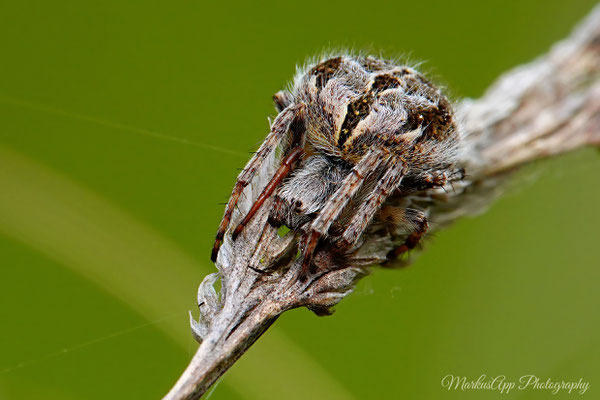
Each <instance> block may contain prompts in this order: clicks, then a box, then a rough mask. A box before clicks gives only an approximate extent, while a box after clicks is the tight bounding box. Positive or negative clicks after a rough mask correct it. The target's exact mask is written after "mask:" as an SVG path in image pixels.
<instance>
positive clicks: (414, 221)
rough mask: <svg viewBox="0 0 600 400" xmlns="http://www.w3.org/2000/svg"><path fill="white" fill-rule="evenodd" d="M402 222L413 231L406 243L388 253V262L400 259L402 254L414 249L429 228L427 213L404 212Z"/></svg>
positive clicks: (409, 209) (406, 210)
mask: <svg viewBox="0 0 600 400" xmlns="http://www.w3.org/2000/svg"><path fill="white" fill-rule="evenodd" d="M400 220H401V223H402V224H404V225H408V226H411V227H412V229H413V231H412V232H411V233H410V235H408V237H407V238H406V239H405V240H404V243H402V244H401V245H400V246H398V247H396V248H394V249H392V250H391V251H390V252H389V253H388V260H393V259H395V258H398V257H399V256H400V255H401V254H403V253H406V252H407V251H409V250H412V249H414V248H415V247H416V246H417V244H419V241H420V240H421V238H422V237H423V236H424V235H425V233H426V232H427V229H428V228H429V223H428V222H427V217H426V216H425V213H423V212H422V211H419V210H414V209H412V208H408V209H405V210H403V211H402V214H401V216H400Z"/></svg>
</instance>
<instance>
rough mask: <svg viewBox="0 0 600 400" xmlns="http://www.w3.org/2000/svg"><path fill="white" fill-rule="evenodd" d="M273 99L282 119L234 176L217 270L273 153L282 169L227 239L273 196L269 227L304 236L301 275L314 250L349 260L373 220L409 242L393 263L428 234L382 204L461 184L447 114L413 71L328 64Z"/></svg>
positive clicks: (369, 61) (370, 63) (410, 216)
mask: <svg viewBox="0 0 600 400" xmlns="http://www.w3.org/2000/svg"><path fill="white" fill-rule="evenodd" d="M274 100H275V106H276V108H277V110H278V111H279V114H278V116H277V118H276V119H275V120H274V122H273V124H272V126H271V132H270V133H269V135H268V136H267V137H266V139H265V141H264V142H263V144H262V145H261V146H260V149H259V150H258V152H257V153H256V154H255V155H254V157H253V158H252V159H251V160H250V162H249V163H248V164H247V165H246V168H245V169H244V170H243V171H242V172H241V174H240V175H239V177H238V180H237V182H236V184H235V187H234V189H233V193H232V194H231V198H230V200H229V203H228V204H227V207H226V209H225V215H224V216H223V220H222V221H221V224H220V226H219V230H218V232H217V236H216V241H215V244H214V247H213V252H212V260H213V261H215V260H216V257H217V254H218V251H219V246H220V244H221V242H222V240H223V237H224V235H225V232H226V231H227V228H228V227H229V225H230V219H231V216H232V213H233V210H234V207H235V206H236V204H237V202H238V199H239V197H240V195H241V193H242V191H243V190H244V187H246V186H247V185H248V184H249V183H250V181H251V180H252V178H253V177H254V175H255V174H256V171H257V170H258V169H259V167H260V166H261V164H262V163H263V162H264V161H265V159H266V158H267V156H269V154H270V153H271V152H273V151H275V149H276V148H277V147H279V148H280V150H281V161H280V165H279V168H278V169H277V171H276V172H275V174H274V176H273V177H272V178H271V180H270V182H269V183H268V184H267V186H266V187H265V188H264V189H263V192H262V193H261V195H260V196H259V198H258V199H257V201H256V202H255V203H254V204H253V206H252V208H251V209H250V211H249V212H248V214H247V215H246V216H245V217H244V218H243V220H242V221H241V222H240V224H239V225H238V226H237V227H236V228H235V229H234V230H233V235H232V236H233V239H235V238H236V237H237V236H238V235H239V234H240V233H241V232H242V230H243V229H244V226H245V225H246V224H247V223H248V221H249V220H250V219H251V218H252V216H253V215H254V214H255V213H256V211H258V209H259V208H260V207H261V205H262V204H263V202H264V201H265V200H266V199H267V198H269V197H271V196H272V195H274V200H273V208H272V210H271V211H270V214H269V222H270V223H271V224H273V225H275V226H281V225H286V226H287V227H288V228H290V229H291V230H293V231H295V232H297V233H299V234H302V238H303V239H302V240H301V243H300V245H301V251H302V257H303V259H302V271H303V274H304V275H305V276H306V275H307V274H308V273H309V272H310V267H311V263H312V260H313V254H314V252H315V249H316V248H317V246H318V245H319V243H321V242H322V241H329V242H330V243H332V244H335V246H336V248H339V249H342V250H346V251H349V250H350V249H352V248H354V247H355V246H356V245H357V244H358V243H359V241H360V238H361V235H362V234H363V232H365V230H366V229H367V228H368V227H369V226H370V225H371V224H373V223H374V222H375V220H377V221H378V222H381V223H383V224H385V225H386V226H388V227H389V226H391V227H392V228H393V229H392V231H393V230H394V229H395V230H400V231H404V233H405V235H404V236H403V238H404V240H403V242H401V243H400V244H399V245H398V247H396V248H395V249H394V250H392V251H391V252H390V254H389V257H390V258H393V257H397V256H399V255H400V254H402V253H404V252H406V251H408V250H410V249H412V248H414V247H415V246H416V245H417V244H418V242H419V240H420V239H421V238H422V237H423V235H424V234H425V232H426V231H427V228H428V222H427V218H426V215H425V213H424V212H423V211H421V210H417V209H413V208H402V207H399V206H397V204H398V202H397V201H396V202H394V203H393V204H396V205H393V204H392V202H390V201H388V199H390V198H391V196H392V195H393V197H394V198H395V199H398V198H400V199H401V198H402V197H408V196H409V195H411V194H413V193H415V192H418V191H422V190H427V189H432V188H436V187H443V186H444V185H446V183H448V182H451V181H453V180H460V179H462V176H463V174H462V171H461V170H460V169H459V168H458V167H457V166H456V161H457V156H458V154H457V153H458V151H459V149H460V147H461V140H460V137H459V132H457V129H456V125H455V121H454V118H453V111H452V108H451V105H450V103H449V102H448V100H447V99H446V98H445V97H444V96H443V95H442V94H441V92H440V90H439V89H438V88H437V87H435V86H434V85H433V84H431V83H430V82H429V81H428V80H426V79H425V78H424V77H423V76H422V75H421V74H420V73H418V72H417V71H415V70H414V69H412V68H409V67H407V66H400V65H396V64H394V63H393V62H390V61H386V60H381V59H377V58H374V57H370V56H368V57H363V56H356V57H354V56H348V55H343V56H339V57H334V58H329V59H327V60H324V61H321V62H318V63H316V64H315V65H310V66H308V67H307V68H304V69H303V70H301V71H300V72H299V73H298V74H297V75H296V78H295V80H294V83H293V85H292V88H291V90H289V91H282V92H278V93H277V94H275V96H274Z"/></svg>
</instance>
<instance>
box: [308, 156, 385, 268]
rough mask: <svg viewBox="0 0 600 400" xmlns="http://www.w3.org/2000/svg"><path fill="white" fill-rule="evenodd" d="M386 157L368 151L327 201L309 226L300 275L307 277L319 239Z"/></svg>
mask: <svg viewBox="0 0 600 400" xmlns="http://www.w3.org/2000/svg"><path fill="white" fill-rule="evenodd" d="M385 157H387V155H386V154H385V153H384V152H383V151H381V150H370V151H369V152H368V153H367V154H365V155H364V156H363V158H362V159H361V160H360V161H359V162H358V163H357V164H356V165H355V166H354V168H353V169H352V170H351V171H350V173H349V174H348V176H347V177H346V178H345V179H344V181H343V182H342V185H341V186H340V187H339V188H338V190H337V191H336V192H335V193H334V194H333V195H332V196H331V197H329V199H328V200H327V202H326V203H325V206H324V207H323V209H322V210H321V212H320V214H319V216H318V217H317V218H316V219H315V220H314V221H313V223H312V224H311V226H310V228H309V230H308V232H307V236H306V245H305V247H304V251H303V260H302V274H303V275H304V276H307V275H308V272H309V268H310V264H311V262H312V257H313V253H314V251H315V249H316V247H317V244H318V243H319V239H320V238H321V237H322V236H324V235H326V234H327V231H328V230H329V228H330V227H331V224H332V223H333V222H334V221H335V220H336V219H337V218H338V217H339V215H340V214H341V212H342V210H343V209H344V207H345V206H346V205H347V204H348V202H349V201H350V199H352V197H354V195H355V194H356V192H357V191H358V189H360V187H361V186H362V183H363V182H364V181H365V179H366V178H367V177H368V176H369V174H371V173H372V172H373V171H375V170H376V169H377V167H378V166H379V165H380V164H381V163H382V162H383V160H384V158H385Z"/></svg>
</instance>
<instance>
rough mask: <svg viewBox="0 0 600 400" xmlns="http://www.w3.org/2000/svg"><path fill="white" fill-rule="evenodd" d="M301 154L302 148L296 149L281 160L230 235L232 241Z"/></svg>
mask: <svg viewBox="0 0 600 400" xmlns="http://www.w3.org/2000/svg"><path fill="white" fill-rule="evenodd" d="M303 154H304V149H303V148H302V147H296V148H294V149H293V150H292V151H291V152H290V154H288V155H287V157H285V158H284V159H283V160H282V162H281V165H280V166H279V168H278V169H277V171H276V172H275V175H273V178H271V180H270V181H269V183H268V184H267V186H265V188H264V189H263V191H262V192H261V194H260V196H258V199H256V201H255V202H254V204H253V205H252V208H251V209H250V211H248V214H246V216H245V217H244V219H243V220H242V221H241V222H240V223H239V225H238V226H236V228H235V229H234V231H233V234H232V235H231V237H232V239H233V240H235V239H237V237H238V235H239V234H240V233H242V231H243V230H244V227H245V226H246V224H247V223H248V222H250V220H251V219H252V217H253V216H254V214H256V212H257V211H258V210H259V209H260V207H261V206H262V205H263V203H264V202H265V200H267V199H268V198H269V197H271V195H272V194H273V192H274V191H275V189H276V188H277V186H279V184H280V183H281V181H283V180H284V179H285V177H286V176H287V175H288V174H289V173H290V171H291V170H292V169H293V168H294V166H295V164H296V162H297V161H298V159H300V157H302V155H303Z"/></svg>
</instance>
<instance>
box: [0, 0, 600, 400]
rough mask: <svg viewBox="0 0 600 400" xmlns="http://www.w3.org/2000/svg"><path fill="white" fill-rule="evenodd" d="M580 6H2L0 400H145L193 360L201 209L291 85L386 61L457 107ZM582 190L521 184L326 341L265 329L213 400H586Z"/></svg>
mask: <svg viewBox="0 0 600 400" xmlns="http://www.w3.org/2000/svg"><path fill="white" fill-rule="evenodd" d="M593 4H594V2H593V1H583V0H574V1H570V2H568V3H567V2H564V1H557V0H552V1H541V0H535V1H514V0H511V1H502V2H477V1H454V2H422V3H419V2H400V1H396V2H389V3H385V2H379V3H364V2H353V1H346V2H320V1H304V2H293V3H292V2H272V3H270V4H268V3H267V2H263V3H261V4H257V3H252V2H243V3H242V2H239V3H232V2H216V3H212V4H208V2H197V1H196V2H192V1H175V2H169V3H159V2H157V3H154V2H141V1H127V2H122V1H120V2H117V1H104V2H84V3H82V2H74V1H62V0H59V1H54V2H35V1H21V2H3V3H2V4H0V15H1V16H2V24H1V27H0V33H1V34H0V48H2V53H3V56H2V62H0V74H1V76H2V79H0V121H2V129H1V130H0V263H1V271H2V279H1V283H0V285H1V286H0V289H1V290H0V302H1V304H2V308H1V310H2V327H3V329H2V333H1V336H0V337H1V340H0V398H2V399H4V398H6V399H11V400H12V399H31V398H37V397H43V398H44V399H47V400H52V399H105V398H139V399H147V398H159V397H160V396H161V395H162V394H164V393H165V392H166V390H168V388H169V387H170V385H171V384H172V383H173V382H174V381H175V379H176V378H177V376H178V375H179V373H180V372H181V371H182V370H183V368H184V367H185V365H186V363H187V361H188V360H189V358H190V357H191V355H192V354H193V352H194V350H195V347H196V345H195V343H194V342H193V341H192V339H191V335H190V333H189V327H188V320H187V318H188V316H187V313H186V312H187V310H188V309H193V308H194V304H193V303H194V297H195V291H196V287H197V285H198V284H199V282H200V281H201V279H202V277H203V276H204V275H205V274H207V273H209V272H211V271H212V270H213V267H212V265H211V264H210V262H209V260H208V253H209V251H210V246H211V244H212V243H211V242H212V238H213V235H214V231H215V228H216V226H217V224H218V221H219V219H220V217H221V213H222V206H221V205H218V203H220V202H223V201H226V199H227V196H228V194H229V191H230V189H231V187H232V185H233V182H234V179H235V176H236V174H237V171H236V168H238V167H241V166H243V165H244V163H245V162H246V160H247V159H248V157H249V155H248V154H247V152H248V151H250V150H253V149H255V148H256V146H257V144H258V143H259V142H260V141H261V140H262V138H263V137H264V135H265V134H266V130H267V128H268V125H267V120H266V117H267V116H268V115H272V114H273V113H274V111H273V108H272V105H271V100H270V99H271V95H272V94H273V93H274V92H276V91H277V90H279V89H281V88H282V87H283V86H284V85H285V84H286V82H289V80H290V79H291V77H292V75H293V73H294V68H295V65H296V64H297V63H302V62H303V61H304V60H306V59H307V58H308V57H310V56H312V55H314V54H315V53H318V52H319V51H322V50H325V49H327V48H331V47H333V48H340V47H341V48H344V47H345V48H355V49H367V50H369V51H372V52H375V53H383V54H384V55H387V56H399V55H403V54H404V55H408V56H409V57H410V59H412V60H425V61H426V63H425V64H424V66H423V68H424V69H425V70H426V71H429V72H430V73H431V74H433V76H434V77H435V78H436V79H437V80H438V81H441V82H444V84H445V85H446V86H447V87H448V90H449V92H450V93H451V94H452V95H453V96H454V97H455V98H460V97H463V96H471V97H476V96H478V95H480V94H481V93H482V92H483V90H484V89H485V88H486V87H487V86H488V85H489V84H490V83H491V81H492V80H493V79H494V78H495V77H496V76H497V75H498V74H500V73H501V72H503V71H504V70H506V69H508V68H510V67H511V66H514V65H516V64H519V63H522V62H526V61H528V60H530V59H532V58H533V57H535V56H536V55H538V54H541V53H542V52H544V51H545V50H546V49H547V48H548V47H549V46H550V45H551V44H552V43H553V42H555V41H556V40H558V39H560V38H562V37H564V36H565V35H566V34H568V32H569V31H570V29H571V28H572V26H573V25H574V24H575V23H576V22H577V21H578V20H579V19H580V18H581V17H582V16H583V15H585V13H586V12H587V11H588V10H589V9H590V8H591V7H592V5H593ZM599 167H600V159H599V158H598V154H597V153H595V152H593V151H589V150H584V151H580V152H577V153H574V154H570V155H567V156H564V157H561V158H560V159H557V160H552V161H549V162H543V163H539V165H534V166H532V167H529V168H527V169H526V170H525V171H522V172H521V173H520V174H519V177H518V178H517V179H516V180H515V184H514V185H513V188H511V190H509V193H508V194H507V195H506V196H505V197H504V198H503V199H501V200H500V201H498V202H497V203H496V204H495V205H494V206H493V207H492V208H491V209H490V210H489V212H488V213H486V214H485V215H483V216H480V217H478V218H475V219H470V220H464V221H461V222H459V223H458V224H456V225H455V226H453V227H452V228H450V229H449V230H447V231H444V232H442V233H440V234H438V235H437V236H436V237H435V238H433V240H431V241H430V242H429V244H428V245H427V248H428V249H427V251H426V252H425V253H424V254H423V255H422V256H421V257H420V259H419V260H418V262H417V263H416V264H415V265H414V266H412V267H410V268H408V269H406V270H403V271H385V270H375V272H374V274H373V275H372V276H371V277H368V278H366V279H364V280H363V281H362V282H361V283H360V285H359V287H358V288H357V290H356V292H355V294H353V295H352V296H350V297H349V298H348V299H346V300H344V301H343V302H342V303H341V304H340V305H339V306H338V307H337V313H336V314H335V315H334V316H333V317H330V318H322V319H319V318H316V317H314V316H313V315H312V314H311V313H310V312H308V311H306V310H297V311H292V312H289V313H287V314H286V315H284V316H283V317H282V318H280V320H279V321H278V322H277V324H276V326H274V327H273V328H272V329H271V331H270V332H268V333H267V334H266V335H265V336H264V337H263V338H261V340H260V341H259V342H258V343H257V344H256V345H255V346H254V348H252V349H251V350H250V351H249V352H248V354H246V355H245V356H244V357H243V358H242V359H241V360H240V362H239V363H238V364H237V365H236V366H234V368H233V369H232V370H231V371H230V372H229V373H228V374H227V375H226V376H225V377H224V378H223V379H222V380H221V382H220V383H219V385H218V386H217V388H216V390H215V391H214V393H213V394H212V398H219V399H281V398H289V399H291V398H297V399H301V398H307V397H309V396H310V397H311V398H319V399H333V398H340V399H348V398H361V399H362V398H418V399H440V398H444V399H446V398H448V399H458V398H460V399H486V398H495V396H497V393H494V392H481V391H472V392H448V391H445V390H444V389H443V388H442V387H441V385H440V381H441V379H442V377H443V376H445V375H446V374H456V375H467V376H470V377H473V378H476V377H477V376H479V375H480V374H483V373H485V374H488V375H497V374H504V375H506V376H507V377H508V378H509V379H517V378H518V377H519V376H521V375H523V374H530V373H533V374H537V375H539V376H541V377H544V378H546V377H552V378H553V379H556V380H560V379H574V380H577V379H579V378H583V380H586V381H589V382H590V383H591V389H590V390H589V391H588V393H587V395H588V396H592V397H594V396H596V395H595V394H594V393H597V388H595V387H594V386H595V384H598V382H599V378H600V369H599V366H598V363H597V360H598V359H599V355H600V354H599V353H600V351H599V348H600V347H599V342H598V338H599V337H600V335H599V333H600V317H599V314H598V312H597V310H598V308H599V307H600V297H599V296H598V286H599V284H600V272H599V269H598V266H600V256H599V255H598V249H597V245H598V237H599V235H598V225H599V223H600V209H599V208H598V197H599V196H600V188H599V186H598V179H597V171H598V168H599ZM549 396H550V395H549V394H548V393H547V392H540V391H527V392H518V393H516V394H513V395H511V397H518V398H521V399H541V398H547V397H549Z"/></svg>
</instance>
